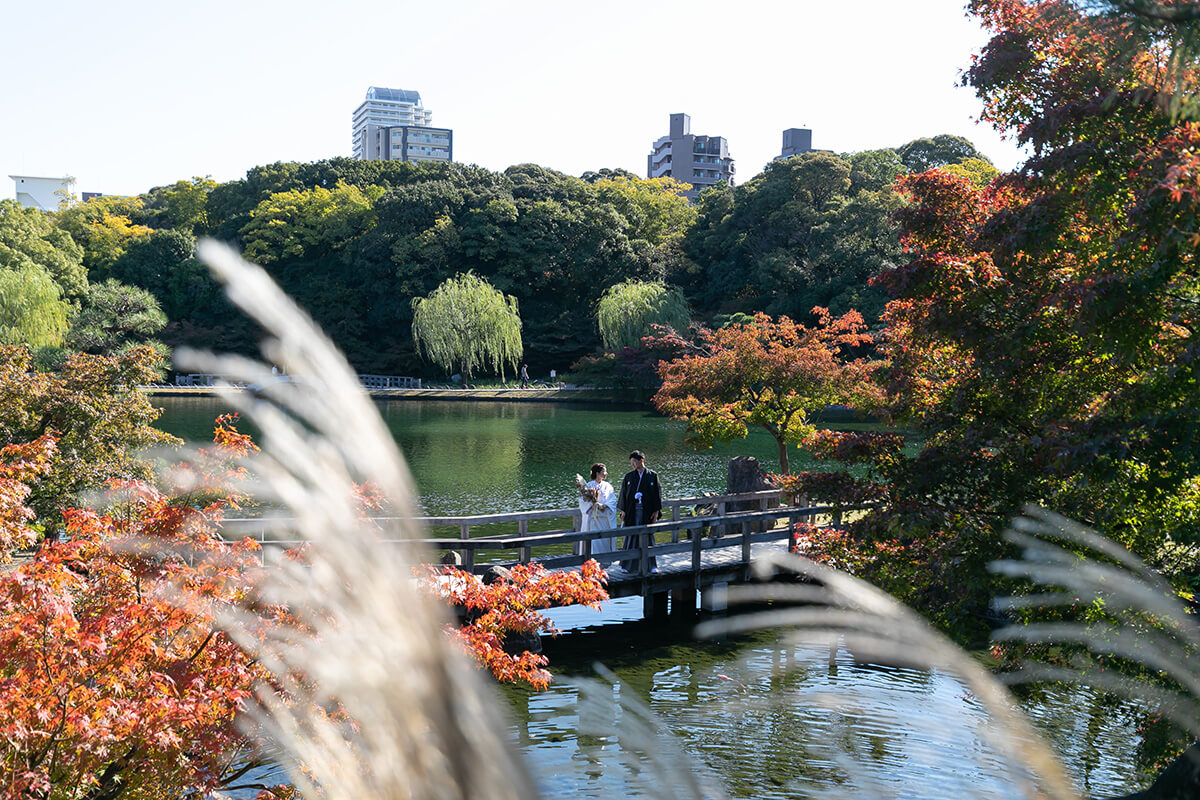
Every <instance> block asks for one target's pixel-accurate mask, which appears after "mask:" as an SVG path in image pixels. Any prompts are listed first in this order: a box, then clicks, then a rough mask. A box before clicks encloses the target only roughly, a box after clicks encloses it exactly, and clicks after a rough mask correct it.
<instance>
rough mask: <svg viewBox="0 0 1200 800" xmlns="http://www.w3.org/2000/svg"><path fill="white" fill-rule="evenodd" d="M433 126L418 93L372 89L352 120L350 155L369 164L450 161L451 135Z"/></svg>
mask: <svg viewBox="0 0 1200 800" xmlns="http://www.w3.org/2000/svg"><path fill="white" fill-rule="evenodd" d="M432 122H433V112H432V111H430V110H429V109H427V108H425V107H424V105H423V104H422V103H421V93H420V92H415V91H409V90H406V89H387V88H384V87H381V86H372V87H370V88H369V89H367V95H366V98H365V99H364V100H363V102H362V104H361V105H359V107H358V108H356V109H355V110H354V114H353V116H352V118H351V139H352V144H353V155H354V157H355V158H358V159H363V160H370V161H453V160H454V132H453V131H452V130H450V129H449V128H434V127H433V126H432V124H431V123H432Z"/></svg>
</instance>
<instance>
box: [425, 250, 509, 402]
mask: <svg viewBox="0 0 1200 800" xmlns="http://www.w3.org/2000/svg"><path fill="white" fill-rule="evenodd" d="M412 307H413V326H412V331H413V338H414V339H415V340H416V342H417V346H418V347H419V348H420V350H421V351H422V352H423V353H424V355H425V357H426V358H428V359H429V360H430V361H432V362H433V363H435V364H437V365H438V366H440V367H442V368H443V369H445V370H446V371H447V372H450V371H453V370H454V368H455V367H457V368H458V369H460V370H461V371H462V375H463V383H464V384H466V383H468V382H469V381H470V379H471V376H472V375H474V374H475V371H476V370H477V369H479V368H489V369H491V370H492V371H493V372H498V373H500V377H501V379H503V378H504V368H505V367H506V366H509V367H512V369H513V371H514V372H515V371H516V368H517V362H518V361H519V360H520V358H521V354H522V353H523V352H524V349H523V347H522V346H521V317H520V315H519V314H518V313H517V299H516V298H515V297H511V296H509V295H505V294H503V293H501V292H500V291H499V290H498V289H496V288H495V287H494V286H492V285H491V284H490V283H488V282H487V281H485V280H484V279H483V278H480V277H478V276H477V275H475V274H474V273H472V272H467V273H465V274H462V275H458V276H456V277H454V278H450V279H449V280H447V281H446V282H445V283H443V284H442V285H441V286H439V287H438V288H436V289H434V290H433V292H432V293H431V294H430V295H429V296H428V297H417V298H414V299H413V301H412Z"/></svg>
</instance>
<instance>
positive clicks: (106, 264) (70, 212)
mask: <svg viewBox="0 0 1200 800" xmlns="http://www.w3.org/2000/svg"><path fill="white" fill-rule="evenodd" d="M142 207H143V202H142V199H141V198H140V197H94V198H92V199H91V200H88V201H87V202H86V203H76V204H75V205H73V206H71V207H70V208H67V209H64V210H62V211H60V212H58V213H57V214H56V215H55V223H56V224H57V225H58V227H60V228H62V229H63V230H65V231H66V232H67V233H69V234H71V238H72V239H73V240H74V241H75V243H76V244H77V245H79V246H80V247H82V248H83V266H84V267H86V268H87V270H88V273H89V274H90V275H91V276H92V278H93V279H99V278H102V277H106V276H107V275H108V273H109V270H111V269H112V265H113V264H114V263H115V262H116V260H117V259H118V258H120V257H121V256H122V255H123V254H124V253H125V251H126V250H127V249H129V244H130V242H132V241H134V240H135V239H140V238H142V237H144V236H149V235H150V234H151V233H153V232H154V231H153V229H151V228H148V227H146V226H145V225H138V224H136V223H134V222H133V221H132V220H133V218H134V216H135V215H137V214H139V213H141V211H142Z"/></svg>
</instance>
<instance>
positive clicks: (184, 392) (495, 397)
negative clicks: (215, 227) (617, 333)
mask: <svg viewBox="0 0 1200 800" xmlns="http://www.w3.org/2000/svg"><path fill="white" fill-rule="evenodd" d="M140 388H141V390H142V391H143V392H145V393H146V394H148V395H150V396H151V397H221V396H223V395H225V394H228V393H230V392H240V391H245V390H243V389H236V388H218V387H214V386H143V387H140ZM365 391H366V393H367V395H368V396H369V397H371V399H373V400H444V401H450V402H453V401H459V402H464V401H465V402H470V401H481V400H486V401H493V402H503V403H602V404H608V405H627V406H639V407H645V406H646V405H647V403H645V402H642V401H639V400H632V399H630V398H629V397H626V396H624V395H622V394H621V392H620V390H615V389H366V390H365Z"/></svg>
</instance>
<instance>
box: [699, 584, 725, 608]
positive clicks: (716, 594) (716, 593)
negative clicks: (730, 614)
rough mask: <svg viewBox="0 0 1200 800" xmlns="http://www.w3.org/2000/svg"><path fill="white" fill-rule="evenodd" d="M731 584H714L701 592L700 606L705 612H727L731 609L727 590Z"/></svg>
mask: <svg viewBox="0 0 1200 800" xmlns="http://www.w3.org/2000/svg"><path fill="white" fill-rule="evenodd" d="M728 587H729V584H727V583H714V584H713V585H711V586H706V587H705V588H704V589H703V590H701V592H700V605H701V607H702V608H703V609H704V610H705V611H710V612H715V611H725V610H726V609H728V608H729V601H728V599H727V590H728Z"/></svg>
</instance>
